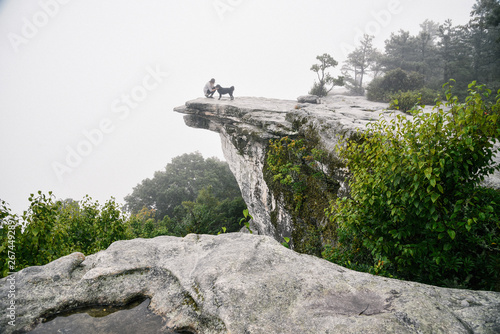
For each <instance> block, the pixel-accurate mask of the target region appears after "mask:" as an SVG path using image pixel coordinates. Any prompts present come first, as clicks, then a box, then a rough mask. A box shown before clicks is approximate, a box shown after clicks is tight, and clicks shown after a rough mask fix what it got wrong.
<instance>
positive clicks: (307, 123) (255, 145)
mask: <svg viewBox="0 0 500 334" xmlns="http://www.w3.org/2000/svg"><path fill="white" fill-rule="evenodd" d="M298 100H299V102H296V101H289V100H277V99H268V98H251V97H238V98H236V99H235V100H233V101H230V100H220V101H219V100H211V99H196V100H192V101H188V102H186V104H185V106H181V107H178V108H175V111H177V112H179V113H184V114H187V115H186V116H185V123H186V124H187V125H188V126H190V127H195V128H202V129H208V130H211V131H215V132H218V133H220V137H221V142H222V148H223V152H224V155H225V158H226V160H227V162H228V163H229V166H230V168H231V171H232V172H233V174H234V175H235V177H236V180H237V181H238V183H239V185H240V189H241V191H242V195H243V198H244V200H245V202H246V203H247V205H248V206H249V211H250V213H251V214H252V215H253V217H254V221H253V229H254V231H256V232H257V233H259V234H264V235H270V236H272V237H274V238H275V239H276V240H278V241H282V240H283V238H284V237H289V238H291V239H292V241H291V246H292V248H293V249H297V250H299V251H301V252H308V253H311V254H314V253H317V250H316V251H314V250H313V251H310V249H311V248H316V249H319V246H315V245H314V244H315V243H316V244H317V243H318V242H323V241H328V240H324V239H325V238H328V235H325V234H324V231H325V226H326V225H327V224H328V222H327V219H326V217H325V216H324V213H323V210H324V208H325V206H326V205H327V203H328V200H329V199H332V198H335V197H336V196H338V195H342V194H344V193H345V192H346V188H347V185H346V180H345V178H346V175H345V172H346V171H345V169H343V168H342V165H341V164H338V163H337V162H338V161H336V157H335V154H334V152H333V151H334V150H333V149H334V147H335V145H336V144H337V142H338V140H339V138H340V136H342V135H347V136H351V135H353V134H354V133H355V132H356V130H357V129H360V130H363V129H365V128H366V125H367V124H368V123H369V122H371V121H375V120H377V119H378V118H379V117H386V118H391V117H395V115H397V114H398V113H399V112H395V111H392V110H390V111H387V110H386V108H387V104H385V103H376V102H370V101H367V100H366V99H365V98H363V97H352V96H344V95H330V96H328V97H326V98H323V99H322V100H321V101H320V100H319V99H317V98H316V97H314V96H312V97H311V96H302V97H299V98H298ZM284 136H289V137H290V138H308V139H310V140H314V141H316V142H317V147H319V148H321V149H324V150H325V151H327V152H328V153H329V156H328V159H327V161H326V163H324V164H323V165H322V166H321V168H322V172H324V174H325V175H326V177H327V180H326V181H325V182H323V183H321V182H319V183H317V184H316V185H314V187H315V188H316V189H314V190H313V192H316V193H321V194H320V195H319V196H317V197H314V194H310V197H311V200H310V201H309V203H305V206H307V207H308V208H309V209H308V211H307V212H302V213H301V214H300V215H297V214H296V213H295V212H294V211H295V210H294V207H293V204H292V203H290V199H289V198H287V194H286V191H283V190H282V189H280V187H279V186H276V183H275V182H272V177H269V175H266V173H265V170H266V169H265V164H266V157H267V153H268V149H269V140H270V139H277V138H282V137H284ZM497 163H500V155H498V156H497ZM486 183H487V184H488V185H489V186H491V187H494V188H500V173H497V174H496V175H494V176H493V177H490V178H488V179H487V180H486ZM322 196H323V198H321V197H322ZM288 197H290V196H288ZM320 201H323V203H322V205H317V208H316V209H315V208H314V206H315V205H316V203H318V202H320ZM325 203H326V204H325ZM305 230H309V231H312V232H311V233H310V235H314V234H318V235H319V237H318V238H319V239H321V240H317V241H311V240H306V238H305V237H304V236H303V235H302V234H301V233H300V231H305ZM320 230H321V232H319V231H320ZM326 230H328V229H327V228H326Z"/></svg>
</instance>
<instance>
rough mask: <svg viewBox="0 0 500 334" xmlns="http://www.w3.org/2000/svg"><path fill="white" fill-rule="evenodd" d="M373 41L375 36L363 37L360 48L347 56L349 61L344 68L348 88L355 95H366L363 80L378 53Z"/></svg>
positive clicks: (343, 72)
mask: <svg viewBox="0 0 500 334" xmlns="http://www.w3.org/2000/svg"><path fill="white" fill-rule="evenodd" d="M372 41H373V36H370V35H367V34H365V35H363V40H361V42H360V46H359V47H357V48H356V49H355V50H354V51H353V52H351V53H349V55H347V60H346V62H345V64H344V66H343V67H342V74H343V75H344V77H345V84H346V87H347V88H348V89H349V91H350V92H351V93H352V94H354V95H363V94H364V93H365V89H364V88H363V79H364V77H365V75H366V74H367V72H368V71H369V70H370V69H371V67H372V65H374V64H375V62H376V60H377V58H376V52H377V51H376V49H375V48H374V47H373V44H372Z"/></svg>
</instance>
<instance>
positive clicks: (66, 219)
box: [0, 153, 246, 277]
mask: <svg viewBox="0 0 500 334" xmlns="http://www.w3.org/2000/svg"><path fill="white" fill-rule="evenodd" d="M29 201H30V206H29V208H28V210H26V211H25V212H24V213H23V215H21V216H18V215H17V214H12V213H11V210H10V208H9V206H8V204H7V203H6V202H5V201H0V274H1V275H0V277H4V276H6V275H7V274H8V273H9V272H14V271H18V270H21V269H23V268H25V267H28V266H35V265H44V264H46V263H48V262H50V261H53V260H55V259H58V258H60V257H61V256H65V255H68V254H71V253H73V252H82V253H84V254H85V255H89V254H93V253H96V252H98V251H100V250H102V249H106V248H107V247H108V246H109V245H110V244H111V243H112V242H114V241H117V240H126V239H133V238H139V237H141V238H151V237H155V236H159V235H173V236H185V235H186V234H188V233H198V234H217V233H219V232H235V231H238V230H240V229H241V228H243V227H244V226H240V221H241V219H242V218H243V216H244V213H243V211H244V210H245V209H246V204H245V202H244V201H243V199H242V197H241V193H240V190H239V188H238V184H237V182H236V180H235V178H234V176H233V174H232V173H231V171H230V170H229V167H228V165H227V163H226V162H223V161H220V160H218V159H216V158H208V159H204V158H203V156H202V155H201V154H200V153H190V154H183V155H181V156H178V157H176V158H173V159H172V162H171V163H169V164H167V166H166V167H165V170H164V171H159V172H156V173H155V175H154V177H153V178H152V179H146V180H144V181H142V182H141V183H140V184H139V185H137V187H135V188H134V190H133V192H132V194H130V195H129V196H127V197H126V199H125V201H126V203H127V204H126V206H125V208H123V207H121V206H120V205H119V204H117V203H116V202H115V200H114V199H110V200H109V201H107V202H106V203H105V204H104V205H101V204H99V203H98V202H97V201H94V200H92V198H90V197H89V196H86V197H85V198H84V199H83V200H81V201H75V200H72V199H66V200H57V199H56V198H55V196H54V195H53V194H52V193H51V192H49V193H48V194H44V193H42V192H38V194H31V196H30V198H29Z"/></svg>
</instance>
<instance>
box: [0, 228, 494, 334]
mask: <svg viewBox="0 0 500 334" xmlns="http://www.w3.org/2000/svg"><path fill="white" fill-rule="evenodd" d="M10 280H14V281H15V290H16V299H15V301H16V309H15V319H16V321H15V326H10V325H9V324H8V321H10V320H9V317H8V315H9V310H8V307H9V305H10V304H9V299H7V298H5V297H4V298H1V299H0V332H2V333H15V332H17V333H24V332H26V331H29V330H32V329H33V328H35V327H36V325H37V323H39V322H40V321H41V320H42V319H43V318H46V317H51V316H54V315H57V314H58V313H59V312H62V311H67V310H70V309H75V308H81V307H85V306H92V305H119V304H126V303H128V302H129V301H131V300H135V299H137V298H138V297H147V298H150V299H151V303H150V306H149V308H150V309H151V310H152V311H153V312H154V313H156V314H158V315H161V316H162V317H163V318H164V321H165V322H164V325H163V330H167V329H168V328H170V329H175V330H177V331H182V332H183V333H203V334H212V333H214V334H215V333H217V334H218V333H235V334H236V333H241V334H243V333H265V334H268V333H311V334H312V333H314V334H318V333H343V334H345V333H356V334H359V333H387V334H389V333H397V334H401V333H450V334H451V333H453V334H460V333H499V332H500V317H499V316H498V315H499V314H500V293H496V292H482V291H467V290H455V289H446V288H438V287H433V286H428V285H423V284H419V283H412V282H404V281H398V280H394V279H389V278H383V277H379V276H373V275H370V274H366V273H359V272H355V271H351V270H348V269H345V268H342V267H340V266H338V265H335V264H333V263H330V262H327V261H325V260H322V259H319V258H317V257H314V256H310V255H305V254H299V253H296V252H294V251H292V250H289V249H287V248H285V247H283V246H282V245H281V244H279V243H278V242H277V241H275V240H274V239H272V238H271V237H267V236H259V235H250V234H244V233H232V234H221V235H219V236H209V235H188V236H186V237H185V238H176V237H167V236H162V237H157V238H154V239H148V240H145V239H134V240H129V241H118V242H115V243H113V244H112V245H111V246H110V247H109V248H108V249H107V250H104V251H101V252H99V253H96V254H94V255H90V256H87V257H85V256H84V255H83V254H81V253H74V254H71V255H68V256H65V257H62V258H60V259H58V260H56V261H54V262H51V263H49V264H47V265H45V266H40V267H30V268H26V269H24V270H21V271H20V272H18V273H16V274H13V275H12V276H11V277H10ZM9 285H10V284H8V282H7V278H3V279H2V280H0V295H1V296H7V294H8V290H9ZM150 330H151V329H150ZM61 332H63V329H61ZM82 332H84V331H82ZM150 332H151V331H150ZM157 332H158V333H160V332H161V328H159V329H158V331H157Z"/></svg>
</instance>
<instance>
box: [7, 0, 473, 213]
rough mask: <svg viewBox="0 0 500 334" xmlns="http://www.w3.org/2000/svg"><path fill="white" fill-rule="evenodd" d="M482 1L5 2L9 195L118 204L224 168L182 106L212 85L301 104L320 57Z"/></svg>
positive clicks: (22, 204) (21, 200) (464, 14)
mask: <svg viewBox="0 0 500 334" xmlns="http://www.w3.org/2000/svg"><path fill="white" fill-rule="evenodd" d="M475 2H476V1H475V0H440V1H429V0H423V1H418V2H416V1H410V0H381V1H378V0H376V1H374V0H370V1H365V0H361V1H351V2H347V1H337V0H335V1H332V0H315V1H305V0H296V1H291V0H287V1H285V0H275V1H263V0H252V1H250V0H192V1H183V2H181V1H170V0H144V1H131V0H126V1H125V0H122V1H118V0H112V1H98V0H85V1H83V0H23V1H19V0H3V1H2V0H0V57H1V61H0V115H1V116H0V117H1V118H0V144H1V145H0V157H1V160H0V199H2V200H5V201H6V202H7V203H9V204H10V207H11V208H12V209H13V211H14V212H17V213H20V212H22V211H23V210H26V209H27V208H28V206H29V202H28V200H27V199H28V197H29V194H30V193H36V192H37V191H38V190H42V191H43V192H48V191H53V193H54V194H55V196H56V197H57V198H63V199H64V198H73V199H75V200H79V199H82V198H83V196H84V195H86V194H88V195H90V196H91V197H92V198H94V199H97V200H99V201H101V202H104V201H105V200H107V199H109V198H110V197H115V198H116V200H117V201H118V202H120V203H123V197H124V196H126V195H127V194H130V193H131V192H132V189H133V187H134V186H136V185H137V184H138V183H140V182H141V181H142V180H143V179H145V178H151V177H152V176H153V173H154V172H155V171H157V170H162V169H163V168H164V167H165V165H166V164H167V163H169V162H170V160H171V159H172V158H173V157H175V156H178V155H180V154H183V153H190V152H194V151H199V152H201V153H202V154H203V156H204V157H210V156H216V157H219V158H220V159H224V157H223V154H222V150H221V145H220V140H219V136H218V134H216V133H212V132H209V131H207V130H199V129H192V128H189V127H187V126H186V125H185V124H184V121H183V118H182V115H181V114H177V113H174V112H173V110H172V109H173V108H174V107H176V106H180V105H182V104H184V103H185V102H186V101H187V100H191V99H195V98H198V97H201V96H202V88H203V86H204V84H205V83H206V82H207V81H208V80H209V79H210V78H212V77H213V78H215V79H216V82H217V83H219V84H221V85H222V86H232V85H234V86H235V88H236V89H235V93H234V94H235V98H238V97H239V96H262V97H270V98H281V99H292V100H293V99H295V98H296V97H297V96H299V95H304V94H306V93H307V92H308V91H309V89H310V88H311V87H312V84H313V82H314V79H315V74H314V73H313V72H312V71H310V67H311V65H312V64H314V63H316V59H315V57H316V56H317V55H320V54H323V53H329V54H330V55H332V56H333V57H334V58H335V59H336V60H337V61H339V66H338V67H337V68H336V72H337V73H334V75H335V76H337V75H340V68H341V66H342V62H343V61H344V60H345V59H346V56H347V54H348V53H349V52H350V51H352V49H353V48H354V47H355V46H358V41H359V39H360V38H361V37H362V35H363V34H364V33H367V34H370V35H374V40H373V42H374V45H375V46H376V47H377V48H378V49H379V50H381V51H383V48H384V41H385V40H386V39H387V38H389V36H390V34H391V32H392V33H397V32H398V31H399V30H400V29H403V30H407V31H410V33H411V34H416V33H417V32H418V31H419V30H420V27H419V24H421V23H422V22H423V21H424V20H426V19H429V20H433V21H435V22H437V23H444V21H445V20H446V19H452V21H453V23H454V24H465V23H466V22H467V21H468V20H469V18H470V11H471V9H472V6H473V4H474V3H475Z"/></svg>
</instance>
